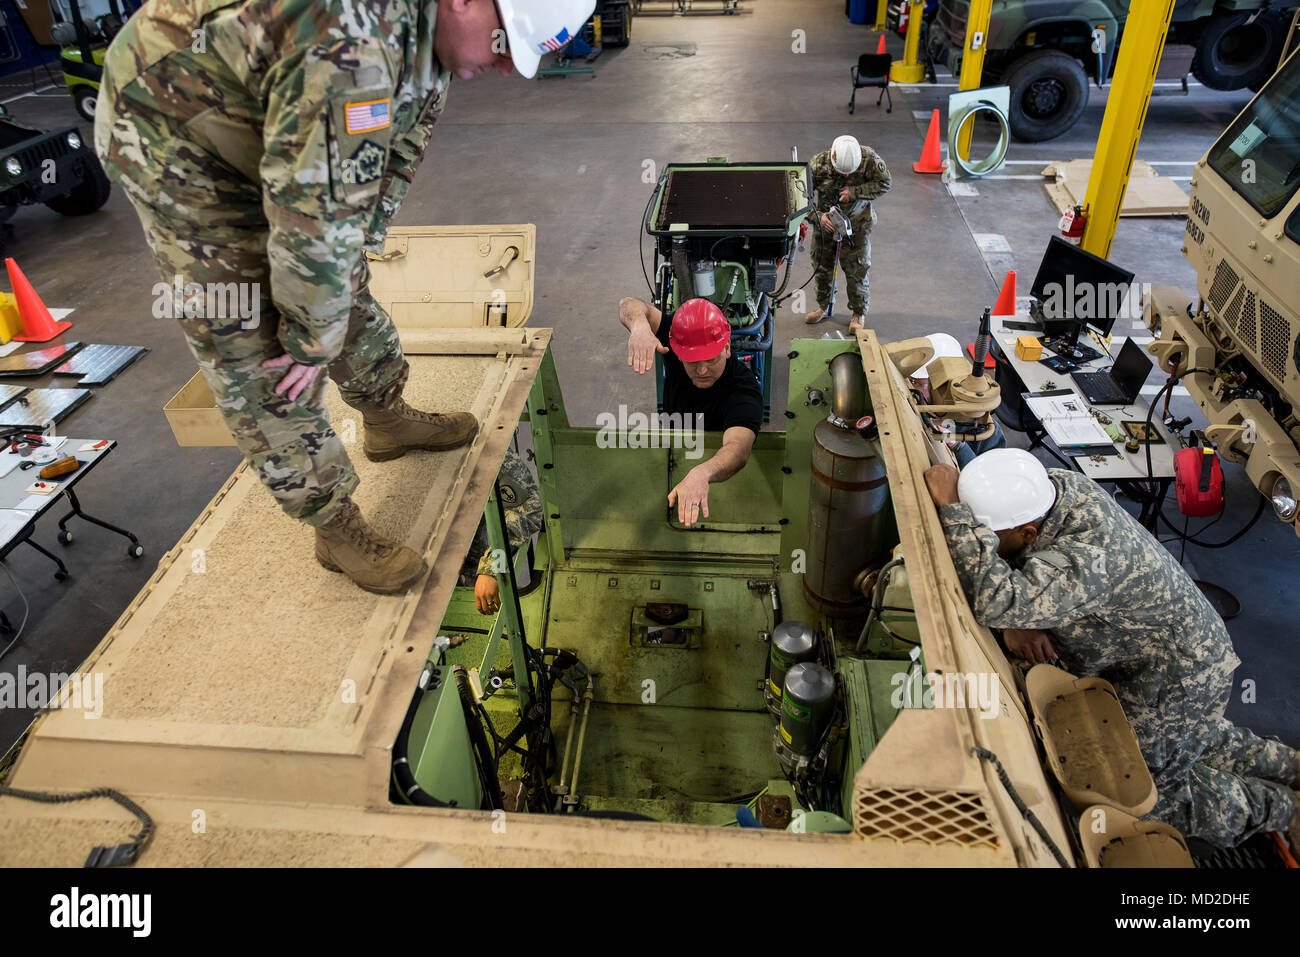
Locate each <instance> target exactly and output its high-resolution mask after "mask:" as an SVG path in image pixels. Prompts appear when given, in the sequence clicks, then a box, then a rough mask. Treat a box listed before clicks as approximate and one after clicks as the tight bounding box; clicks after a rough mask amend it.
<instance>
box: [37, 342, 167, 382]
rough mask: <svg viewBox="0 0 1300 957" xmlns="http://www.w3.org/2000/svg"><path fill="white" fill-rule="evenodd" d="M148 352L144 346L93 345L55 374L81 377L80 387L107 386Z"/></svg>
mask: <svg viewBox="0 0 1300 957" xmlns="http://www.w3.org/2000/svg"><path fill="white" fill-rule="evenodd" d="M148 351H149V350H148V349H147V348H145V347H144V346H111V345H98V344H92V345H88V346H86V347H85V348H84V349H82V350H81V351H80V352H79V353H77V354H76V355H75V356H73V357H72V358H71V359H69V360H68V361H67V362H65V363H63V365H61V366H59V367H58V368H57V369H55V370H54V374H55V375H75V376H81V381H80V382H79V383H78V385H105V384H106V383H108V382H111V381H112V380H113V379H114V378H115V377H116V376H117V374H118V373H119V372H121V371H122V370H123V369H125V368H126V367H127V366H129V365H130V364H131V363H132V362H135V360H136V359H139V358H140V357H141V356H143V355H144V354H145V353H146V352H148Z"/></svg>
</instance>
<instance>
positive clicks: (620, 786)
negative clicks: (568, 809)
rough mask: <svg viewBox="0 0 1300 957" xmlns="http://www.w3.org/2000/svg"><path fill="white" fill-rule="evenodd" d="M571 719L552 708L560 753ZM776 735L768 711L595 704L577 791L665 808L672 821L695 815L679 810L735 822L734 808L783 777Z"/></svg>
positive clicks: (589, 723) (772, 720)
mask: <svg viewBox="0 0 1300 957" xmlns="http://www.w3.org/2000/svg"><path fill="white" fill-rule="evenodd" d="M569 719H570V714H569V709H568V708H567V707H566V708H564V709H561V708H558V707H557V708H556V709H555V715H554V727H555V734H556V738H557V741H558V743H559V748H560V750H561V751H563V747H564V736H565V733H566V730H567V728H568V722H569ZM774 728H775V718H773V717H772V716H771V715H769V714H768V713H767V712H766V711H764V712H761V713H758V712H744V711H709V710H705V709H692V708H671V707H665V706H663V705H608V704H595V705H593V706H592V709H591V716H590V717H589V719H588V722H587V737H586V743H585V745H584V747H583V753H582V766H581V769H580V772H579V779H578V790H579V792H580V793H582V794H584V795H586V794H591V795H596V796H599V797H602V798H620V799H623V798H632V799H639V800H650V801H661V802H668V804H670V805H675V806H676V811H675V812H674V813H676V814H678V815H679V816H675V817H673V818H672V819H673V820H682V819H683V816H685V817H689V816H690V815H691V814H694V813H696V812H695V811H693V810H691V809H689V808H685V807H683V806H682V805H684V804H727V805H731V808H732V810H731V813H732V815H733V817H734V814H735V807H736V806H737V805H740V804H745V803H747V802H748V801H749V799H750V797H751V796H752V795H753V794H755V793H756V792H758V791H760V790H761V789H762V788H763V787H764V785H766V784H767V783H768V780H769V779H770V778H773V777H779V776H780V774H781V770H780V766H779V765H778V764H777V761H776V756H775V754H774V753H773V751H772V733H773V729H774ZM574 739H575V742H576V739H577V736H576V734H575V736H574ZM575 747H576V743H575ZM628 809H629V810H630V808H628ZM641 813H647V814H651V816H652V817H653V816H655V815H654V814H653V813H651V812H649V811H644V812H641ZM704 813H709V812H704ZM723 823H725V822H723Z"/></svg>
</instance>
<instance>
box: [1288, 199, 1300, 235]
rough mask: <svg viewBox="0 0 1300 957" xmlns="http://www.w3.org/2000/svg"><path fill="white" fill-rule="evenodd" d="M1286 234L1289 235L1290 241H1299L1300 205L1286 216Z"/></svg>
mask: <svg viewBox="0 0 1300 957" xmlns="http://www.w3.org/2000/svg"><path fill="white" fill-rule="evenodd" d="M1286 234H1287V235H1288V236H1290V237H1291V242H1293V243H1300V206H1297V207H1296V208H1295V209H1293V210H1292V211H1291V215H1290V216H1288V217H1287V218H1286Z"/></svg>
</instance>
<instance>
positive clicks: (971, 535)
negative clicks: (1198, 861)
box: [939, 469, 1300, 846]
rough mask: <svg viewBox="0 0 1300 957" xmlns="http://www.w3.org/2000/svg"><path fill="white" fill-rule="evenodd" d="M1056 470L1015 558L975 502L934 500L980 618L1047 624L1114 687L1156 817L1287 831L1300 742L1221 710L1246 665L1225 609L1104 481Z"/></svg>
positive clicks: (1249, 830) (1074, 665)
mask: <svg viewBox="0 0 1300 957" xmlns="http://www.w3.org/2000/svg"><path fill="white" fill-rule="evenodd" d="M1048 475H1049V476H1050V477H1051V480H1052V483H1053V484H1054V485H1055V486H1056V489H1057V500H1056V504H1055V506H1053V508H1052V510H1051V511H1050V512H1049V513H1048V515H1047V518H1046V519H1045V520H1044V522H1043V525H1042V529H1041V531H1040V532H1039V534H1038V537H1037V539H1036V540H1035V541H1034V543H1033V544H1032V545H1030V546H1028V547H1027V548H1025V549H1023V550H1022V551H1021V552H1020V553H1019V554H1017V555H1015V556H1013V557H1012V559H1011V560H1010V561H1007V560H1004V559H1002V558H999V557H998V554H997V550H998V537H997V535H996V534H994V532H993V531H992V530H991V529H989V528H987V527H985V526H983V525H980V524H979V523H978V522H977V521H976V520H975V516H974V514H973V513H972V512H971V510H970V508H969V507H968V506H967V505H964V504H961V503H957V504H953V505H945V506H943V507H941V508H940V509H939V521H940V524H941V525H942V526H943V530H944V535H945V537H946V538H947V541H948V547H949V550H950V551H951V553H952V558H953V564H954V565H955V566H956V569H957V574H958V576H959V578H960V579H961V584H962V588H963V590H964V591H965V592H966V595H967V597H968V598H969V599H970V602H971V609H972V610H973V612H974V614H975V618H976V620H977V621H979V622H980V624H982V625H986V626H988V627H990V628H1001V629H1005V628H1036V629H1042V630H1044V631H1047V632H1048V633H1049V637H1050V640H1051V642H1052V647H1053V648H1054V649H1055V651H1056V653H1057V654H1058V655H1059V656H1060V657H1061V660H1062V665H1063V667H1064V668H1065V669H1066V670H1067V671H1070V672H1071V673H1073V674H1076V675H1082V676H1090V677H1091V676H1096V677H1100V678H1104V679H1106V680H1107V681H1109V682H1110V683H1111V684H1112V685H1114V687H1115V691H1116V694H1118V695H1119V699H1120V702H1121V703H1122V704H1123V706H1124V713H1125V714H1126V715H1127V716H1128V718H1129V721H1130V722H1131V723H1132V725H1133V730H1134V731H1135V732H1136V733H1137V737H1138V741H1139V743H1140V744H1141V747H1142V754H1143V757H1145V759H1146V762H1147V766H1148V767H1149V768H1150V769H1151V773H1152V775H1153V776H1154V778H1155V781H1156V787H1157V789H1158V790H1159V793H1160V801H1159V803H1158V804H1157V805H1156V807H1155V808H1154V809H1153V811H1152V816H1153V817H1157V818H1159V819H1160V820H1164V821H1167V822H1169V823H1171V824H1173V825H1174V826H1175V827H1178V828H1179V829H1180V830H1181V831H1182V832H1183V833H1184V834H1188V835H1189V836H1196V837H1200V838H1202V839H1204V840H1207V841H1210V842H1211V843H1214V844H1216V845H1219V846H1230V845H1234V844H1236V843H1238V842H1240V841H1241V840H1244V839H1245V838H1248V837H1250V836H1251V835H1252V834H1255V833H1258V832H1260V831H1263V830H1285V828H1286V826H1287V822H1288V821H1289V820H1290V818H1291V815H1292V814H1293V813H1294V810H1295V803H1294V799H1293V797H1292V796H1291V792H1290V791H1289V789H1288V785H1289V784H1290V783H1291V782H1293V781H1294V780H1295V778H1296V774H1297V771H1298V770H1300V767H1298V766H1297V756H1296V752H1295V751H1294V750H1293V749H1291V748H1289V747H1287V746H1286V745H1284V744H1283V743H1281V742H1279V741H1274V740H1270V739H1265V738H1261V737H1259V736H1258V735H1256V734H1254V733H1253V732H1251V731H1250V730H1249V729H1247V728H1243V727H1238V726H1236V725H1234V724H1233V723H1232V722H1230V721H1228V720H1227V719H1225V718H1224V709H1225V707H1226V705H1227V703H1228V698H1229V695H1230V694H1231V691H1232V675H1233V671H1234V670H1235V669H1236V667H1237V666H1238V665H1239V664H1240V663H1241V662H1240V660H1239V659H1238V658H1237V655H1236V654H1235V652H1234V651H1233V648H1232V641H1231V639H1230V638H1229V636H1228V631H1227V629H1226V628H1225V627H1224V624H1223V621H1222V619H1221V618H1220V617H1219V615H1218V614H1217V613H1216V612H1215V610H1214V608H1213V606H1211V605H1210V603H1209V602H1208V601H1207V600H1206V598H1205V596H1204V595H1203V594H1202V593H1201V591H1200V589H1199V588H1197V587H1196V584H1195V583H1194V582H1193V581H1192V579H1191V576H1189V575H1188V574H1187V572H1186V571H1184V570H1183V568H1182V566H1180V565H1179V564H1178V562H1177V561H1175V560H1174V557H1173V556H1172V555H1171V554H1170V553H1169V552H1168V551H1167V550H1166V549H1165V548H1164V547H1163V546H1161V545H1160V543H1159V542H1157V541H1156V539H1155V538H1154V537H1153V536H1152V535H1151V534H1150V533H1148V532H1147V530H1146V529H1144V528H1143V527H1142V526H1141V525H1139V524H1138V522H1137V520H1136V519H1134V518H1133V517H1132V516H1131V515H1129V514H1128V513H1127V512H1125V511H1124V510H1123V509H1122V508H1121V507H1120V505H1119V504H1118V503H1117V502H1116V501H1115V500H1114V499H1113V498H1112V497H1111V496H1110V495H1109V494H1108V493H1107V492H1106V491H1105V490H1104V489H1102V488H1101V486H1099V485H1097V484H1096V483H1095V482H1093V481H1092V480H1091V479H1089V478H1088V477H1087V476H1084V475H1081V474H1078V473H1076V472H1070V471H1066V470H1064V469H1049V470H1048Z"/></svg>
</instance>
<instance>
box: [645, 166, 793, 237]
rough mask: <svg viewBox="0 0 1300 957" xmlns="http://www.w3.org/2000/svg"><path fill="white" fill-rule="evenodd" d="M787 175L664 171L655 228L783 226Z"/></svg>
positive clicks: (787, 210) (749, 171) (748, 171)
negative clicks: (678, 225) (664, 177)
mask: <svg viewBox="0 0 1300 957" xmlns="http://www.w3.org/2000/svg"><path fill="white" fill-rule="evenodd" d="M789 184H790V174H789V173H788V172H787V171H786V170H783V169H716V170H713V169H679V170H673V171H672V172H670V173H669V174H668V182H667V184H665V186H664V198H663V202H662V204H661V205H660V207H659V217H658V219H657V220H656V221H655V228H656V229H667V228H668V227H669V226H671V225H673V224H674V223H686V224H687V225H689V226H690V227H691V229H693V230H696V229H743V228H748V229H785V228H786V226H787V225H789V222H790V213H791V212H792V210H791V208H790V185H789Z"/></svg>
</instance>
